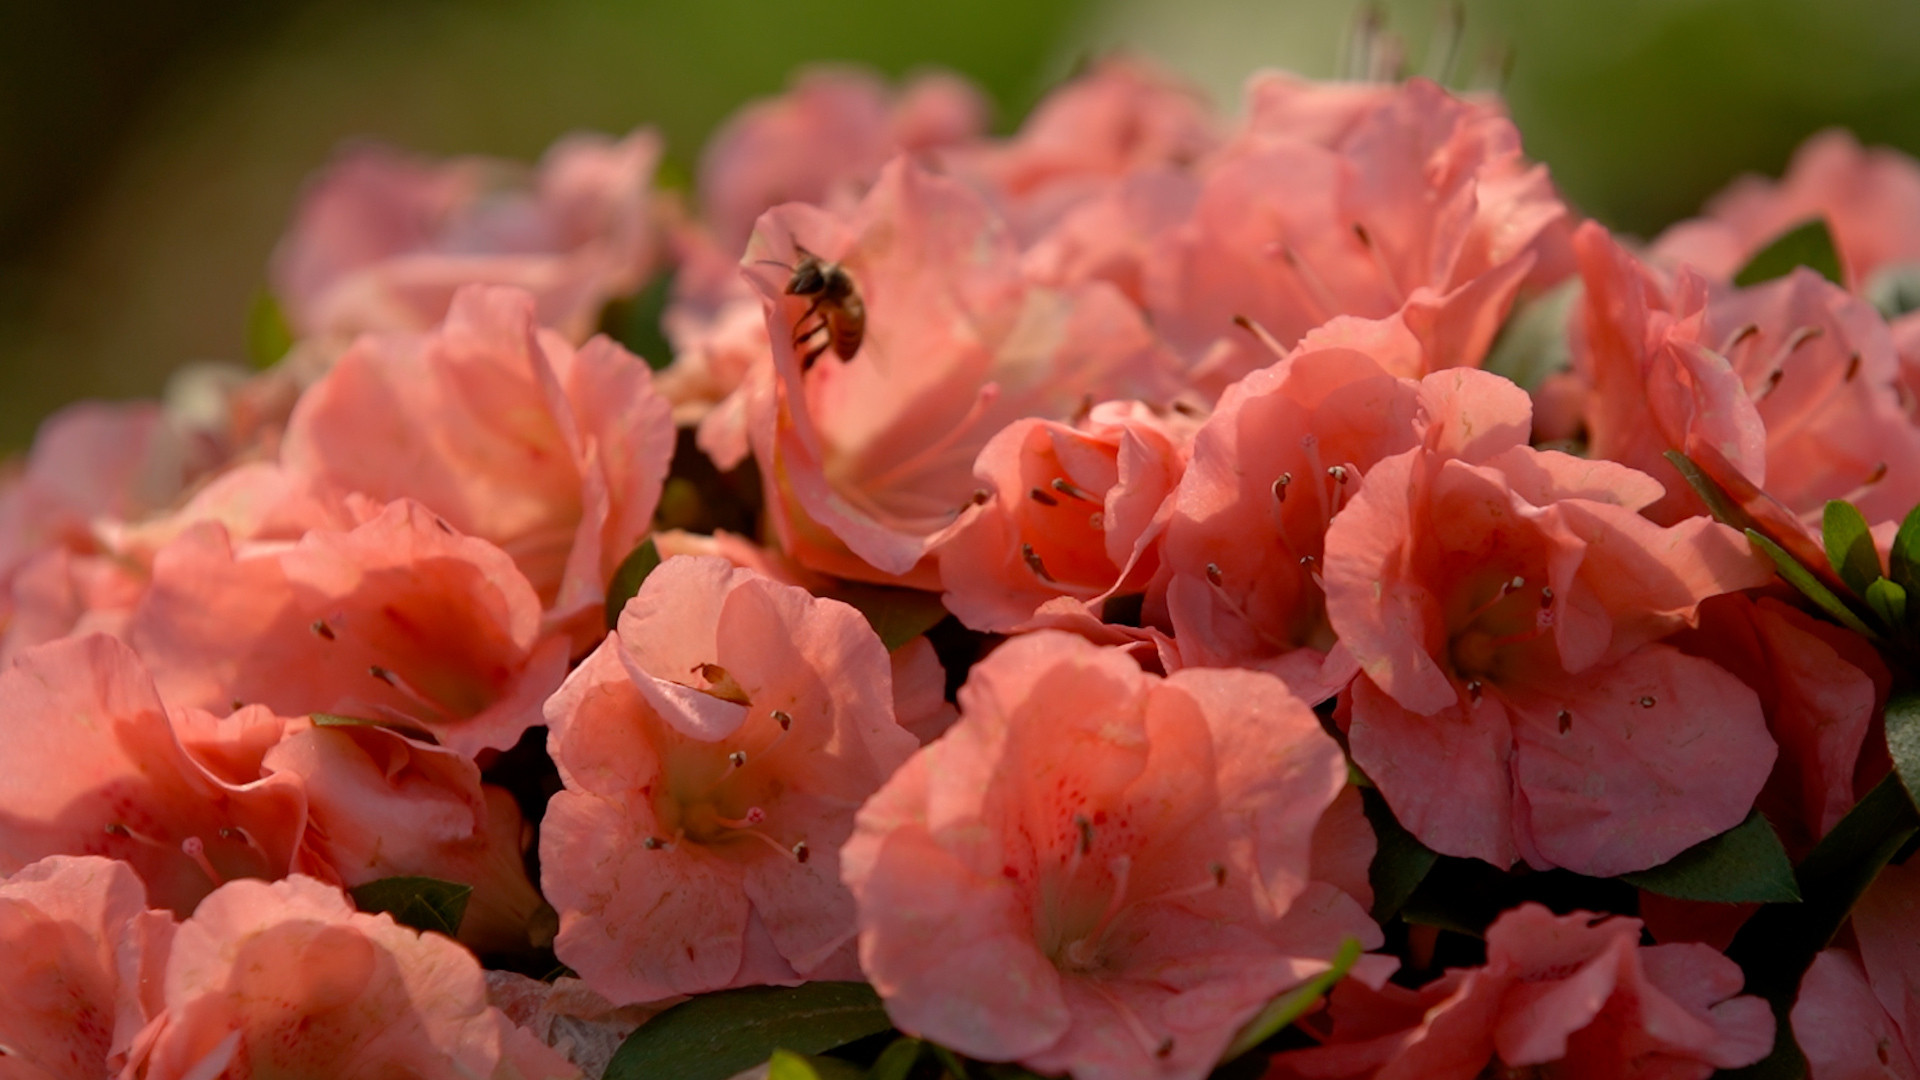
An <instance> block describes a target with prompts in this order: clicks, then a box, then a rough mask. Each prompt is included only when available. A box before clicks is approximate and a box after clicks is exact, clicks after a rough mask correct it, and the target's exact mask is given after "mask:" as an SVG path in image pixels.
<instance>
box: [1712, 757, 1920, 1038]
mask: <svg viewBox="0 0 1920 1080" xmlns="http://www.w3.org/2000/svg"><path fill="white" fill-rule="evenodd" d="M1916 833H1920V811H1916V810H1915V809H1914V805H1913V800H1912V799H1910V798H1908V796H1907V792H1906V789H1905V788H1904V787H1902V786H1901V783H1900V779H1899V777H1898V776H1897V775H1889V776H1888V777H1887V778H1886V779H1884V780H1882V781H1880V783H1878V784H1876V785H1875V786H1874V788H1873V790H1872V791H1869V792H1867V794H1866V797H1865V798H1862V799H1861V800H1860V801H1859V803H1857V804H1855V806H1854V808H1853V809H1852V810H1850V811H1848V812H1847V816H1846V817H1843V818H1841V819H1840V821H1839V823H1838V824H1836V825H1835V826H1834V827H1833V829H1832V830H1831V831H1829V832H1828V833H1827V835H1826V836H1825V837H1823V838H1822V839H1821V841H1820V843H1819V844H1817V845H1815V846H1814V849H1813V851H1812V852H1811V853H1810V854H1809V855H1808V856H1807V857H1806V858H1805V859H1804V860H1802V861H1801V863H1800V866H1799V867H1798V868H1797V869H1796V870H1795V874H1794V876H1795V878H1796V879H1797V880H1798V881H1799V884H1800V895H1801V898H1802V899H1801V902H1800V903H1798V904H1767V905H1765V906H1763V907H1762V908H1761V909H1760V910H1759V911H1757V912H1755V913H1754V915H1753V918H1751V919H1749V920H1747V923H1746V925H1745V926H1743V927H1741V928H1740V933H1739V934H1738V935H1737V936H1736V937H1735V938H1734V939H1733V944H1732V945H1730V946H1729V947H1728V948H1727V955H1728V956H1730V957H1732V958H1733V959H1734V960H1735V961H1737V962H1738V963H1739V964H1740V967H1741V969H1742V970H1744V971H1745V972H1746V973H1747V992H1748V993H1752V994H1760V995H1761V996H1763V997H1766V998H1767V999H1768V1000H1770V1001H1774V1002H1776V1003H1778V1002H1781V1001H1786V1002H1789V1003H1790V1002H1791V1001H1792V999H1793V995H1794V992H1795V991H1796V989H1797V988H1798V987H1799V985H1800V976H1801V975H1802V974H1803V973H1805V971H1806V970H1807V965H1808V964H1811V963H1812V962H1813V958H1814V956H1815V955H1816V954H1817V953H1819V951H1820V950H1821V949H1824V948H1826V947H1827V943H1828V942H1830V941H1832V940H1833V935H1834V934H1835V933H1836V932H1837V931H1838V930H1839V929H1840V924H1841V923H1843V922H1845V921H1846V918H1847V912H1848V911H1850V910H1852V908H1853V904H1854V901H1855V900H1858V899H1859V898H1860V894H1861V893H1863V892H1865V891H1866V889H1867V886H1868V885H1871V884H1872V883H1873V879H1874V877H1876V876H1877V875H1878V874H1879V873H1880V868H1881V867H1883V866H1885V865H1886V864H1887V860H1889V859H1891V858H1892V857H1893V855H1894V853H1895V852H1897V851H1899V850H1900V849H1901V848H1902V847H1903V846H1905V844H1906V843H1907V841H1908V840H1910V839H1912V838H1913V836H1914V835H1915V834H1916Z"/></svg>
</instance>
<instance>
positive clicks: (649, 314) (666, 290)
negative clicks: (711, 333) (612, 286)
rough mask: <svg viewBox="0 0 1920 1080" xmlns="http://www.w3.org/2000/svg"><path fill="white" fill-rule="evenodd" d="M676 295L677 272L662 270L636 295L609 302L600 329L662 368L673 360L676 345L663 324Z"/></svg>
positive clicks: (657, 369)
mask: <svg viewBox="0 0 1920 1080" xmlns="http://www.w3.org/2000/svg"><path fill="white" fill-rule="evenodd" d="M672 299H673V274H672V273H666V274H662V275H660V276H659V277H657V278H654V279H653V281H652V282H650V283H649V284H648V285H647V287H646V288H644V289H642V290H640V291H639V292H638V293H636V294H634V295H633V296H630V297H627V298H626V299H624V300H615V301H614V302H613V303H611V304H608V305H607V306H606V309H605V310H604V311H602V312H601V313H600V332H601V333H603V334H605V335H607V336H608V337H610V338H612V339H613V340H615V341H617V342H619V343H620V344H622V345H624V346H626V348H627V351H628V352H630V353H633V354H634V355H635V356H638V357H639V358H641V359H642V360H645V361H646V363H647V366H648V367H650V368H652V369H653V370H655V371H659V370H660V369H661V368H664V367H666V366H667V365H668V364H671V363H673V345H672V344H671V343H669V342H668V341H667V335H666V333H665V331H663V330H661V328H660V316H661V315H663V314H665V313H666V310H667V304H668V303H669V302H670V301H671V300H672Z"/></svg>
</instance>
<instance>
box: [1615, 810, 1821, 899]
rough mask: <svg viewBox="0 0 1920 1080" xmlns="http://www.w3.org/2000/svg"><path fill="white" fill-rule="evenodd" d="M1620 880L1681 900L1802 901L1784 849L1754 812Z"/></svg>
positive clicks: (1771, 829)
mask: <svg viewBox="0 0 1920 1080" xmlns="http://www.w3.org/2000/svg"><path fill="white" fill-rule="evenodd" d="M1620 880H1622V881H1624V882H1626V883H1627V884H1629V885H1632V886H1634V887H1636V888H1641V889H1645V890H1647V891H1648V892H1653V893H1659V894H1660V895H1661V896H1671V897H1674V898H1675V899H1679V900H1705V901H1709V902H1711V903H1716V904H1764V903H1768V902H1773V901H1778V902H1781V903H1798V902H1799V901H1800V888H1799V886H1798V885H1797V884H1796V883H1795V882H1794V879H1793V863H1792V861H1791V860H1789V859H1788V858H1787V849H1786V848H1784V847H1782V846H1781V845H1780V837H1779V836H1777V835H1775V833H1774V831H1773V826H1772V825H1769V824H1768V823H1767V819H1766V818H1765V817H1764V816H1762V815H1761V813H1760V811H1758V810H1755V811H1753V812H1751V813H1749V814H1748V815H1747V820H1745V821H1743V822H1741V823H1740V824H1738V825H1735V826H1734V827H1733V828H1731V829H1728V830H1727V831H1726V832H1723V833H1721V834H1720V835H1718V836H1712V837H1708V838H1707V839H1705V840H1702V841H1701V842H1699V843H1698V844H1695V845H1693V846H1692V847H1690V848H1688V849H1687V850H1685V851H1683V852H1681V853H1680V854H1678V855H1675V856H1674V857H1673V858H1671V859H1669V860H1667V861H1666V862H1664V863H1662V864H1660V865H1659V866H1656V867H1654V868H1652V869H1651V870H1640V871H1636V872H1634V873H1631V874H1622V875H1620Z"/></svg>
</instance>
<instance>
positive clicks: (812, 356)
mask: <svg viewBox="0 0 1920 1080" xmlns="http://www.w3.org/2000/svg"><path fill="white" fill-rule="evenodd" d="M829 344H831V343H830V342H827V341H822V342H821V343H820V344H818V345H815V346H814V347H813V348H811V349H808V350H807V353H806V355H805V356H802V357H801V358H800V373H801V374H802V375H804V374H806V373H807V372H808V371H811V370H812V369H813V362H814V361H815V360H818V359H820V354H821V353H824V352H826V351H827V346H828V345H829Z"/></svg>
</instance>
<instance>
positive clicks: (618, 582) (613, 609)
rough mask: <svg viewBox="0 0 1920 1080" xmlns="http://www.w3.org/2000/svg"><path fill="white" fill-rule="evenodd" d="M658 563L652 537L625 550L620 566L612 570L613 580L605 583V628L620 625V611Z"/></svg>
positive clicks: (658, 555)
mask: <svg viewBox="0 0 1920 1080" xmlns="http://www.w3.org/2000/svg"><path fill="white" fill-rule="evenodd" d="M659 565H660V549H659V548H657V547H655V546H654V545H653V537H651V536H649V537H647V538H646V539H645V540H642V541H640V546H639V547H637V548H634V549H633V550H632V551H629V552H627V557H626V558H624V559H621V560H620V566H619V568H618V569H616V570H614V572H613V580H612V581H610V582H608V583H607V629H609V630H617V629H619V627H620V613H621V612H622V611H625V610H626V607H627V601H629V600H631V599H633V596H634V594H635V593H637V592H639V591H640V586H641V585H642V584H644V583H645V582H646V580H647V575H648V574H651V573H653V571H654V568H655V567H657V566H659Z"/></svg>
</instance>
